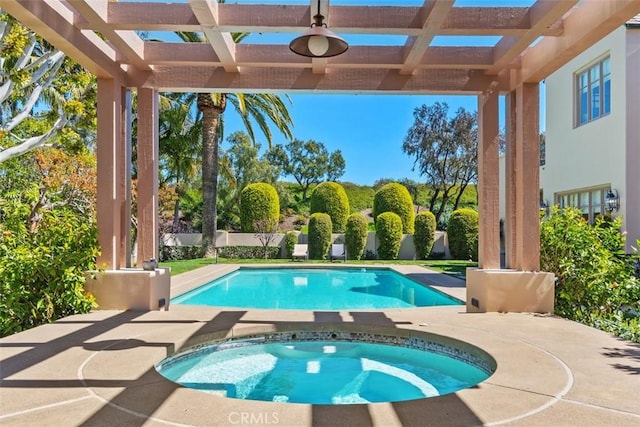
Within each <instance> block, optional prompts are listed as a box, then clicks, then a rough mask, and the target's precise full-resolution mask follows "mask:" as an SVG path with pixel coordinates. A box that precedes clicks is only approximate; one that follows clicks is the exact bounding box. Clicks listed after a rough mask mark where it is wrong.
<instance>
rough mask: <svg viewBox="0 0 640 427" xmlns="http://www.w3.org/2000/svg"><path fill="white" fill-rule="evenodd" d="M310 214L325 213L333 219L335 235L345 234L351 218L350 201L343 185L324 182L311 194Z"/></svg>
mask: <svg viewBox="0 0 640 427" xmlns="http://www.w3.org/2000/svg"><path fill="white" fill-rule="evenodd" d="M310 212H311V213H312V214H313V213H316V212H324V213H327V214H329V216H330V217H331V223H332V224H333V232H334V233H343V232H344V229H345V226H346V224H347V217H348V216H349V199H348V198H347V193H346V192H345V191H344V188H342V185H340V184H338V183H337V182H323V183H322V184H320V185H318V186H317V187H316V188H314V189H313V192H312V193H311V210H310Z"/></svg>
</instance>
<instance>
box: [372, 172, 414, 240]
mask: <svg viewBox="0 0 640 427" xmlns="http://www.w3.org/2000/svg"><path fill="white" fill-rule="evenodd" d="M384 212H394V213H395V214H397V215H398V216H399V217H400V220H401V221H402V232H403V233H405V234H413V221H414V217H415V214H414V212H413V200H412V199H411V194H409V190H407V188H406V187H405V186H404V185H402V184H398V183H397V182H390V183H388V184H385V185H383V186H382V188H380V190H378V191H377V192H376V195H375V197H374V198H373V219H374V221H375V222H376V227H377V224H378V220H377V218H378V215H380V214H382V213H384Z"/></svg>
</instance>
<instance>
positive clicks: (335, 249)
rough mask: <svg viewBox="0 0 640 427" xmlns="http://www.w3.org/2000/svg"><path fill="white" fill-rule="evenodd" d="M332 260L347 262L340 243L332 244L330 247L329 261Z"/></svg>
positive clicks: (344, 250) (344, 251)
mask: <svg viewBox="0 0 640 427" xmlns="http://www.w3.org/2000/svg"><path fill="white" fill-rule="evenodd" d="M334 259H343V260H345V261H346V260H347V251H346V249H345V248H344V245H343V244H342V243H334V244H332V245H331V261H333V260H334Z"/></svg>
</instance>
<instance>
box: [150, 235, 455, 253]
mask: <svg viewBox="0 0 640 427" xmlns="http://www.w3.org/2000/svg"><path fill="white" fill-rule="evenodd" d="M284 237H285V234H284V233H277V234H275V236H274V239H273V241H272V242H271V243H270V245H273V246H280V248H281V256H285V253H286V249H285V247H284ZM307 238H308V235H307V234H298V243H308V241H307ZM332 240H333V241H334V242H338V243H341V242H344V235H343V234H334V235H333V239H332ZM162 244H163V245H165V246H197V245H201V244H202V234H200V233H176V234H165V235H164V236H163V237H162ZM216 246H217V247H219V248H221V247H224V246H262V243H260V241H259V240H258V238H257V237H256V235H255V234H253V233H229V232H226V231H218V232H217V235H216ZM364 250H365V253H366V252H367V251H371V253H373V254H377V252H378V242H377V239H376V233H374V232H369V235H368V236H367V245H366V246H365V249H364ZM431 253H432V254H442V256H443V258H445V259H450V258H451V254H450V253H449V245H448V242H447V233H445V232H444V231H436V236H435V242H434V245H433V250H432V251H431ZM415 258H416V252H415V247H414V245H413V235H411V234H405V235H404V236H402V243H401V244H400V252H399V253H398V259H405V260H411V259H415Z"/></svg>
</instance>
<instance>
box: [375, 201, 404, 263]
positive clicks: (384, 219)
mask: <svg viewBox="0 0 640 427" xmlns="http://www.w3.org/2000/svg"><path fill="white" fill-rule="evenodd" d="M376 230H377V232H376V235H377V238H378V242H380V243H379V245H378V258H379V259H398V252H399V251H400V243H401V242H402V219H400V216H399V215H398V214H396V213H394V212H383V213H381V214H380V215H378V218H377V219H376Z"/></svg>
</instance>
